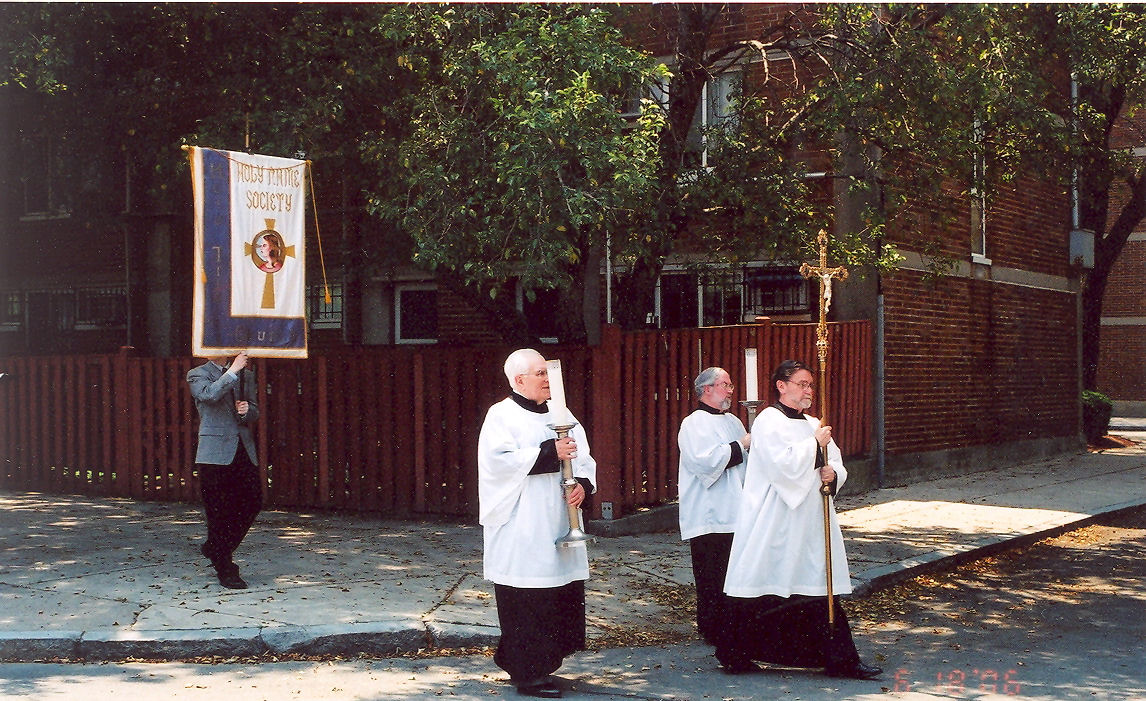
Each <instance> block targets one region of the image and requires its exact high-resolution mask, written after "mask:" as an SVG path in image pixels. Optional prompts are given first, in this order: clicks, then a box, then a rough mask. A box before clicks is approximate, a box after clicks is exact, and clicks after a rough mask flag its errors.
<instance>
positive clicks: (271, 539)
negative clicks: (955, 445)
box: [0, 423, 1146, 661]
mask: <svg viewBox="0 0 1146 701" xmlns="http://www.w3.org/2000/svg"><path fill="white" fill-rule="evenodd" d="M1115 425H1116V426H1121V425H1120V424H1117V423H1116V424H1115ZM1143 430H1146V426H1137V425H1134V426H1131V425H1127V426H1126V427H1125V432H1122V433H1121V435H1122V436H1123V437H1126V438H1130V439H1132V440H1134V441H1135V442H1136V444H1135V445H1133V446H1131V447H1127V448H1118V449H1110V450H1105V451H1102V452H1097V453H1078V454H1071V455H1065V456H1060V457H1057V458H1054V459H1050V460H1044V461H1039V462H1032V463H1025V464H1008V465H992V466H989V467H990V469H985V470H984V471H983V472H979V473H976V474H974V475H969V476H964V477H958V478H951V479H942V480H935V481H930V482H923V483H919V484H915V485H912V486H910V487H903V488H894V489H883V490H879V491H875V492H870V493H867V494H862V495H856V496H843V497H841V498H840V499H839V500H838V502H837V509H838V510H839V512H840V521H841V524H842V525H843V527H844V539H845V541H846V543H847V551H848V552H847V554H848V559H849V561H850V563H851V570H852V574H853V577H854V578H855V580H856V581H855V584H856V586H857V589H858V591H859V592H863V591H865V590H872V589H875V588H879V587H881V586H886V585H887V584H888V583H890V582H893V581H896V580H897V579H899V578H902V577H905V576H911V575H913V574H917V573H919V572H921V571H923V569H924V568H927V567H943V566H947V565H949V564H951V563H952V562H953V561H954V560H955V559H958V558H966V557H975V556H979V555H982V554H984V552H985V551H989V550H991V549H997V548H1004V547H1012V546H1014V545H1016V544H1020V543H1022V542H1029V541H1032V540H1034V539H1037V538H1040V537H1044V536H1046V535H1049V534H1052V533H1055V532H1058V531H1062V530H1066V529H1068V528H1070V527H1076V526H1078V525H1081V524H1082V523H1083V522H1085V521H1087V520H1090V519H1093V518H1094V517H1096V516H1098V515H1101V514H1105V513H1110V512H1113V511H1118V510H1121V509H1125V508H1131V507H1134V506H1139V505H1142V504H1146V433H1143V432H1140V431H1143ZM987 467H988V466H986V465H984V468H987ZM0 509H2V511H3V516H2V517H0V659H3V660H24V661H27V660H38V659H48V658H67V659H87V660H119V659H125V658H194V657H200V656H222V657H236V656H246V655H258V654H263V653H274V654H288V653H301V654H337V655H357V654H358V653H374V654H387V653H393V652H410V651H416V650H418V649H423V648H433V647H439V648H465V647H473V646H483V645H493V644H496V640H497V636H498V628H497V616H496V612H495V609H494V605H493V595H492V591H493V590H492V586H491V585H490V584H489V583H488V582H485V581H483V580H482V578H481V530H480V528H478V527H477V526H467V525H456V524H433V523H407V522H398V521H385V520H376V519H369V518H363V517H350V516H340V515H331V514H297V513H287V512H281V511H273V512H264V513H263V514H262V515H261V516H260V517H259V520H258V521H257V522H256V523H255V526H254V528H253V529H252V531H251V533H250V535H249V536H248V537H247V539H246V541H245V542H244V543H243V546H242V547H241V548H240V549H239V551H238V552H237V553H236V561H237V562H238V564H239V565H240V567H241V568H242V572H243V576H244V578H245V579H246V580H247V582H248V583H249V584H250V588H249V589H247V590H243V591H232V590H227V589H223V588H222V587H220V586H219V584H218V582H217V581H216V579H215V577H214V571H213V570H212V569H211V568H210V566H209V565H208V563H207V562H206V561H205V560H204V559H203V558H202V557H201V556H200V554H199V552H198V549H199V544H200V542H202V539H203V533H204V526H203V521H202V515H201V512H200V511H199V509H198V508H197V507H192V506H187V505H181V504H161V503H151V502H133V501H130V500H125V499H94V498H80V497H67V496H64V497H61V496H52V495H44V494H28V493H0ZM589 548H590V562H591V565H592V576H591V578H590V580H589V582H588V585H587V588H586V594H587V604H588V617H589V638H590V645H591V646H593V647H612V646H622V645H623V646H633V645H652V644H658V643H662V642H672V641H681V640H690V639H693V638H694V637H695V630H694V627H693V624H692V621H691V620H687V619H688V617H687V616H682V615H681V614H680V611H679V607H678V606H675V605H674V598H675V600H679V596H680V585H682V584H689V583H691V581H692V575H691V568H690V564H689V555H688V548H687V546H686V545H685V544H683V543H682V542H681V541H680V538H679V535H678V534H677V533H676V532H668V533H654V534H647V535H637V536H620V537H616V538H599V539H598V540H597V542H596V543H594V544H591V545H590V546H589Z"/></svg>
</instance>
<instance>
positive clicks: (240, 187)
mask: <svg viewBox="0 0 1146 701" xmlns="http://www.w3.org/2000/svg"><path fill="white" fill-rule="evenodd" d="M189 151H190V153H189V155H190V159H191V180H192V188H193V190H194V196H195V287H194V304H193V320H192V334H191V335H192V341H191V346H192V347H191V351H192V354H193V355H195V356H196V357H211V356H217V355H231V354H234V353H237V352H238V351H241V350H246V351H248V352H249V353H250V355H251V356H252V357H264V358H305V357H307V347H306V307H305V305H306V252H305V246H304V243H305V236H304V235H305V218H304V213H305V201H304V193H305V187H304V183H305V180H306V165H307V162H306V161H300V160H295V159H290V158H278V157H275V156H263V155H258V154H249V153H242V152H238V151H219V150H215V149H209V148H200V147H197V146H195V147H191V148H190V149H189Z"/></svg>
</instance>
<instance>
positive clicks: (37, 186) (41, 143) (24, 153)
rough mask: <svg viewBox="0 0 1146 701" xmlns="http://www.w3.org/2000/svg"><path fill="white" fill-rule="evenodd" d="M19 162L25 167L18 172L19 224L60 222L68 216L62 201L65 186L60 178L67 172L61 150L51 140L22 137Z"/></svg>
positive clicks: (43, 137)
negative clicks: (20, 188)
mask: <svg viewBox="0 0 1146 701" xmlns="http://www.w3.org/2000/svg"><path fill="white" fill-rule="evenodd" d="M19 148H20V155H21V159H20V162H22V163H25V164H27V165H28V167H26V168H23V169H21V171H20V185H21V187H22V190H23V193H22V194H23V198H24V215H23V216H22V217H20V218H21V220H23V221H40V220H44V219H63V218H66V217H68V216H70V214H71V207H70V206H69V203H68V202H67V200H66V198H65V197H64V195H63V193H64V192H65V191H66V189H67V186H68V183H67V181H66V178H65V177H64V176H63V174H64V173H66V172H67V168H66V167H65V166H63V165H62V163H61V161H62V159H63V156H62V153H61V152H62V150H63V149H62V148H61V145H60V143H59V142H58V141H57V140H56V139H55V138H53V137H51V136H48V135H44V134H39V135H32V136H25V137H24V138H22V139H21V141H20V147H19Z"/></svg>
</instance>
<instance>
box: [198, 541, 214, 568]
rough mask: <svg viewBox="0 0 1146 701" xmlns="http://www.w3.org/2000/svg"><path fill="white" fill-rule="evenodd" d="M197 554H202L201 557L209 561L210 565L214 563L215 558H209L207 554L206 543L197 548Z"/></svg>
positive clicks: (209, 555)
mask: <svg viewBox="0 0 1146 701" xmlns="http://www.w3.org/2000/svg"><path fill="white" fill-rule="evenodd" d="M199 552H201V553H203V557H205V558H207V559H208V560H210V561H211V564H214V563H215V558H213V557H211V554H210V553H209V552H207V544H206V543H203V544H202V545H200V546H199Z"/></svg>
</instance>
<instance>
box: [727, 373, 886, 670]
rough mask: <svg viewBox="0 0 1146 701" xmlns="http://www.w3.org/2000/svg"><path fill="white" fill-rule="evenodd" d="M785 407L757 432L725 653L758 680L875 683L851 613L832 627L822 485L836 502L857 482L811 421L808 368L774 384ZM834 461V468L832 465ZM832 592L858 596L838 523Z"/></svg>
mask: <svg viewBox="0 0 1146 701" xmlns="http://www.w3.org/2000/svg"><path fill="white" fill-rule="evenodd" d="M772 385H773V386H774V387H775V390H776V395H777V401H776V403H775V404H773V405H772V406H770V407H768V408H767V409H765V410H764V411H762V412H760V416H759V417H757V419H756V422H755V423H754V424H753V426H752V432H753V434H754V435H755V436H756V440H755V446H754V447H753V450H752V453H751V454H750V455H749V456H748V467H747V471H746V474H745V475H744V493H743V496H742V498H741V501H740V512H739V516H738V518H737V522H736V533H735V535H734V537H733V541H732V554H731V556H730V557H729V561H728V575H727V577H726V578H725V583H724V592H725V593H726V594H728V596H729V606H730V608H731V611H732V614H731V616H730V618H729V623H730V624H729V626H728V629H727V632H723V631H722V633H721V635H720V638H719V639H718V640H717V643H716V657H717V659H718V660H720V663H721V665H722V666H723V667H724V670H725V671H726V672H729V673H732V674H741V673H744V672H750V671H754V670H757V669H758V668H757V667H756V665H755V662H754V661H762V662H769V663H773V664H779V665H784V666H792V667H823V668H824V671H825V673H826V674H827V675H828V676H831V677H848V678H854V679H874V678H876V677H878V676H879V675H880V673H881V672H882V670H881V669H880V668H879V667H874V666H870V665H866V664H864V663H863V662H861V661H860V658H859V653H858V652H856V647H855V643H854V642H853V641H852V633H851V628H850V627H849V626H848V620H847V617H846V616H845V615H844V612H843V609H842V608H840V607H839V606H838V605H837V606H836V607H835V611H836V613H835V625H834V627H832V628H829V626H828V607H827V593H828V592H827V583H826V582H827V566H826V563H825V556H824V511H823V509H824V507H823V503H822V501H821V499H820V498H819V495H820V486H821V484H829V485H831V493H832V494H835V491H836V489H837V488H839V487H842V486H843V484H844V481H845V480H846V479H847V476H848V473H847V471H846V470H845V469H844V464H843V460H842V459H841V456H840V449H839V448H838V447H837V446H836V444H835V442H834V441H833V440H832V428H831V426H822V425H820V421H819V420H818V419H816V418H814V417H811V416H807V415H805V414H804V411H805V410H807V409H809V408H810V407H811V406H812V397H813V394H814V392H815V385H814V384H813V382H812V373H811V371H810V370H809V369H808V367H807V366H806V365H805V364H804V363H802V362H799V361H797V360H785V361H784V362H782V363H780V365H779V367H777V368H776V371H775V373H773V375H772ZM825 454H826V457H827V459H826V461H825V459H824V456H825ZM830 519H831V520H830V528H829V537H830V538H831V544H832V545H831V547H832V591H833V593H838V594H849V593H851V591H852V586H851V577H850V575H849V573H848V563H847V556H846V555H845V553H844V540H843V535H842V533H841V532H840V526H839V523H838V522H837V521H836V517H835V513H834V512H832V513H830Z"/></svg>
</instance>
